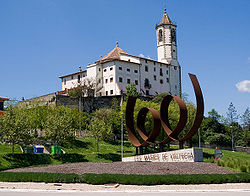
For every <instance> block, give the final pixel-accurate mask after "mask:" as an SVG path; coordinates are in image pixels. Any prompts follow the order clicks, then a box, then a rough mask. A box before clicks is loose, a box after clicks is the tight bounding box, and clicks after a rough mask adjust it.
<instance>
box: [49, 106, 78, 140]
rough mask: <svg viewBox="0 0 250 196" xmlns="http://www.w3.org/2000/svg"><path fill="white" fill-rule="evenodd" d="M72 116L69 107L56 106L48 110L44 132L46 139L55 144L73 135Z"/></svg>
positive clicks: (69, 138)
mask: <svg viewBox="0 0 250 196" xmlns="http://www.w3.org/2000/svg"><path fill="white" fill-rule="evenodd" d="M74 131H75V127H74V116H73V114H72V110H71V109H70V108H67V107H64V106H57V107H54V108H52V110H51V111H50V113H49V115H48V118H47V121H46V129H45V134H46V137H47V139H48V140H50V141H52V142H53V143H54V144H56V145H62V144H63V143H64V142H66V141H68V140H71V139H72V138H73V137H74Z"/></svg>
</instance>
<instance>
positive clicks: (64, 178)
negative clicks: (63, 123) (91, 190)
mask: <svg viewBox="0 0 250 196" xmlns="http://www.w3.org/2000/svg"><path fill="white" fill-rule="evenodd" d="M0 181H5V182H46V183H60V182H61V183H88V184H108V183H119V184H133V185H162V184H166V185H168V184H220V183H242V182H245V183H249V182H250V174H249V173H237V174H189V175H133V174H130V175H123V174H83V175H77V174H61V173H28V172H27V173H26V172H25V173H21V172H20V173H14V172H13V173H12V172H1V173H0Z"/></svg>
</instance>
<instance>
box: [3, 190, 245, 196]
mask: <svg viewBox="0 0 250 196" xmlns="http://www.w3.org/2000/svg"><path fill="white" fill-rule="evenodd" d="M211 194H212V195H216V196H235V195H237V196H249V195H250V192H246V191H245V192H244V191H236V192H234V191H229V192H218V191H215V192H211V191H210V192H202V191H196V192H84V191H75V192H72V191H57V192H55V191H34V190H32V191H30V190H29V191H24V190H22V191H19V190H15V191H9V190H0V195H1V196H59V195H60V196H66V195H70V196H83V195H84V196H95V195H102V196H166V195H167V196H184V195H185V196H211Z"/></svg>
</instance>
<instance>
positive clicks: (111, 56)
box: [101, 43, 128, 61]
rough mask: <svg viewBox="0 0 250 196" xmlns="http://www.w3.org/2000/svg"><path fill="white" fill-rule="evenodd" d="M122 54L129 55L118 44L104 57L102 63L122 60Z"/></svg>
mask: <svg viewBox="0 0 250 196" xmlns="http://www.w3.org/2000/svg"><path fill="white" fill-rule="evenodd" d="M121 54H128V53H126V52H125V51H124V50H123V49H121V48H120V47H119V45H118V43H116V46H115V48H114V49H113V50H112V51H111V52H110V53H108V54H107V55H106V56H104V57H102V58H101V61H106V60H114V59H120V55H121Z"/></svg>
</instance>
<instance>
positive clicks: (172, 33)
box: [171, 29, 176, 42]
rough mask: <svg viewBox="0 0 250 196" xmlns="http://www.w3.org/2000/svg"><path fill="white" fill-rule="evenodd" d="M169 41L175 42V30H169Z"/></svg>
mask: <svg viewBox="0 0 250 196" xmlns="http://www.w3.org/2000/svg"><path fill="white" fill-rule="evenodd" d="M171 41H172V42H176V31H175V29H172V30H171Z"/></svg>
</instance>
